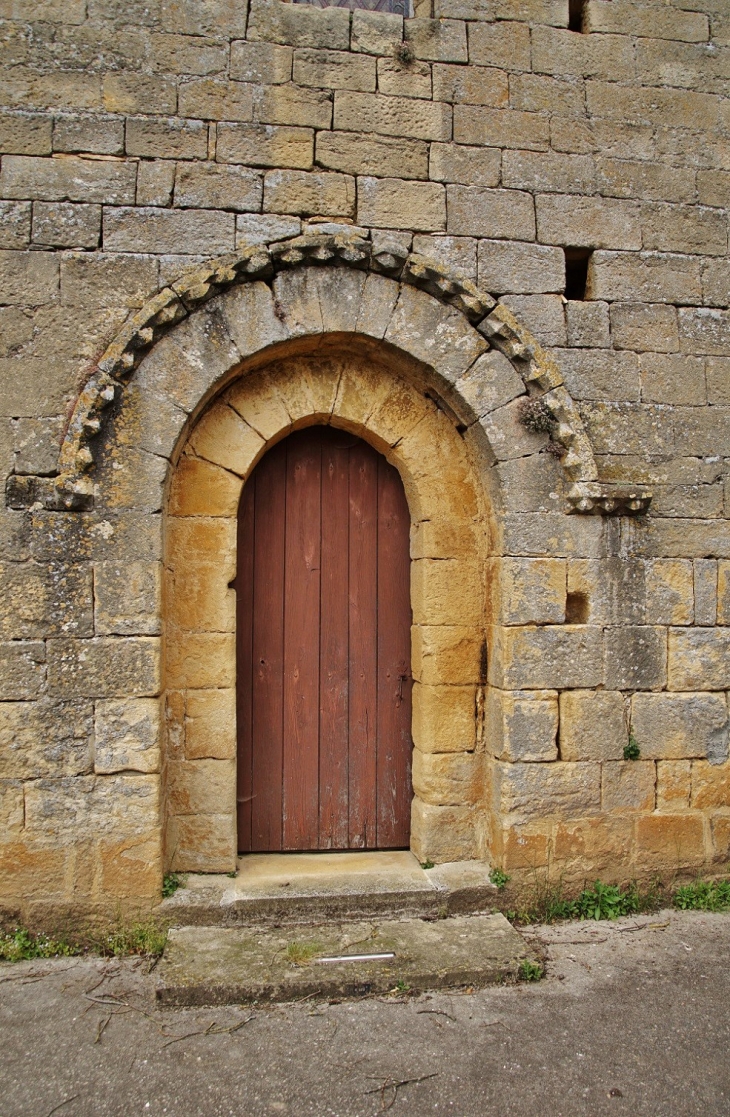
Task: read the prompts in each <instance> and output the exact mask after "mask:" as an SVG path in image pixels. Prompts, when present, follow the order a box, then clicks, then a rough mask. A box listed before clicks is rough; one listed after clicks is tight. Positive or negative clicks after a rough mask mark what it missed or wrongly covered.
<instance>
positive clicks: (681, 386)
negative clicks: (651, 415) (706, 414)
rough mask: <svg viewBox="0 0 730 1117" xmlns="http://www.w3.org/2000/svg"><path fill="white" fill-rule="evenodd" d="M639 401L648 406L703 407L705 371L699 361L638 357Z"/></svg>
mask: <svg viewBox="0 0 730 1117" xmlns="http://www.w3.org/2000/svg"><path fill="white" fill-rule="evenodd" d="M640 363H641V398H642V399H644V400H647V402H649V403H672V404H686V405H688V406H692V407H697V406H701V405H702V404H704V403H706V402H707V400H706V394H705V369H704V361H703V360H702V358H701V357H686V356H679V354H674V353H673V354H671V355H667V354H664V353H661V354H659V353H642V355H641V361H640Z"/></svg>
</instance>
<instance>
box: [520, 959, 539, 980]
mask: <svg viewBox="0 0 730 1117" xmlns="http://www.w3.org/2000/svg"><path fill="white" fill-rule="evenodd" d="M519 974H520V981H540V979H541V978H543V977H544V976H545V971H544V969H543V968H542V966H541V965H540V963H539V962H532V961H530V959H529V958H523V959H522V961H521V962H520V970H519Z"/></svg>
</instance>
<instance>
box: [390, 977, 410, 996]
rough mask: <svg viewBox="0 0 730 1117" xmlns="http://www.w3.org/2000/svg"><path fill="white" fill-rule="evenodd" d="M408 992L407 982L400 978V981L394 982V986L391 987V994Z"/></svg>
mask: <svg viewBox="0 0 730 1117" xmlns="http://www.w3.org/2000/svg"><path fill="white" fill-rule="evenodd" d="M410 991H411V987H410V985H409V984H408V982H407V981H403V979H402V978H401V979H400V981H396V983H395V985H394V986H393V988H392V990H391V992H393V993H410Z"/></svg>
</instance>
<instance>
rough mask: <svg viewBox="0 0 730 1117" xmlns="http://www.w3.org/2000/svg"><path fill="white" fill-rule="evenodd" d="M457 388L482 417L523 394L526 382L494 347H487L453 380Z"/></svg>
mask: <svg viewBox="0 0 730 1117" xmlns="http://www.w3.org/2000/svg"><path fill="white" fill-rule="evenodd" d="M455 387H456V390H457V391H458V393H459V395H460V396H461V397H462V398H463V399H465V400H466V401H467V402H468V403H469V404H470V406H471V407H472V408H473V409H474V413H475V415H477V416H478V417H480V418H481V416H483V415H486V414H487V413H488V412H489V411H494V410H495V409H496V408H499V407H502V406H504V404H506V403H510V401H511V400H513V399H515V398H516V397H517V396H521V395H523V394H524V391H525V385H524V382H523V380H522V378H521V377H520V376H518V375H517V373H516V372H515V370H514V369H513V367H512V365H511V364H510V362H509V361H508V360H507V358H506V357H505V356H503V354H502V353H500V352H499V351H498V350H497V349H490V350H489V351H488V352H486V353H482V355H481V356H480V357H479V358H478V359H477V360H476V361H475V362H474V364H473V365H472V366H471V368H469V369H467V371H466V372H465V373H464V375H463V376H460V377H459V379H458V380H457V381H456V385H455Z"/></svg>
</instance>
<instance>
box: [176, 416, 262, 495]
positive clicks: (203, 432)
mask: <svg viewBox="0 0 730 1117" xmlns="http://www.w3.org/2000/svg"><path fill="white" fill-rule="evenodd" d="M189 441H190V446H191V447H192V449H193V450H194V451H195V453H196V454H197V455H198V457H200V458H204V459H205V460H206V461H209V462H212V463H213V465H220V466H222V467H223V469H227V470H228V471H229V472H231V473H237V474H238V475H239V477H245V476H246V475H247V474H248V473H249V472H250V470H251V468H252V467H253V464H254V462H255V461H256V458H257V456H258V455H259V453H260V452H261V451H262V450H263V447H264V440H263V439H262V437H261V435H260V434H259V433H258V432H257V431H255V430H253V428H252V427H250V426H249V425H248V423H246V422H244V420H243V419H242V418H241V416H240V415H239V414H238V413H237V412H236V411H234V410H233V408H231V407H227V406H226V405H225V404H223V403H216V404H214V405H213V407H211V408H210V409H209V410H208V411H206V412H205V414H204V415H203V416H202V417H201V418H200V419H199V420H198V422H197V423H196V425H195V428H194V430H193V432H192V434H191V436H190V440H189Z"/></svg>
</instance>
